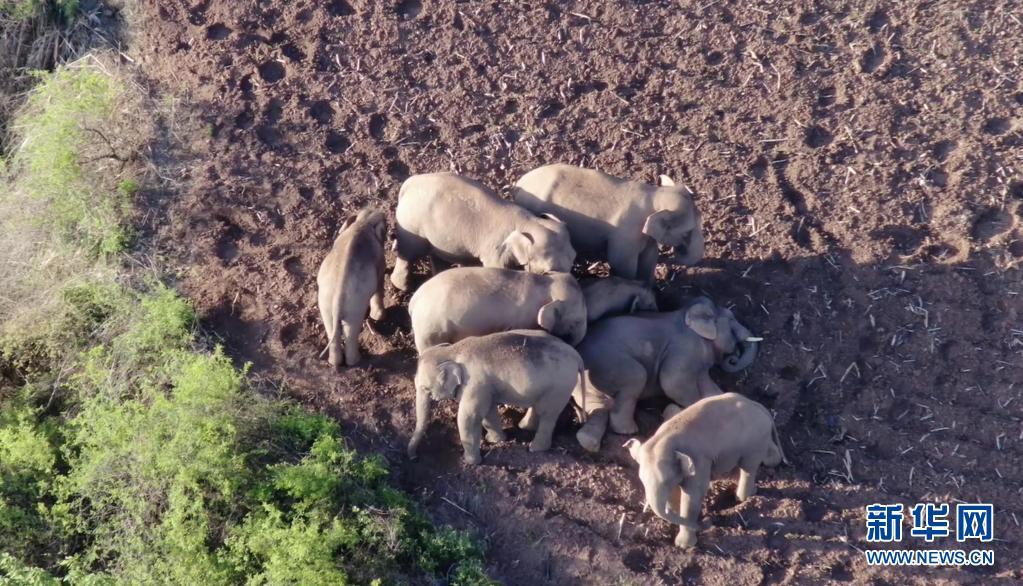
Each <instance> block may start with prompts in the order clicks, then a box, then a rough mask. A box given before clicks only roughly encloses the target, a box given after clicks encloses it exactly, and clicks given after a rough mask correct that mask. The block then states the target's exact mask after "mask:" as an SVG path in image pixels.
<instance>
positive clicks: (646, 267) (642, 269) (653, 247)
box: [636, 238, 661, 285]
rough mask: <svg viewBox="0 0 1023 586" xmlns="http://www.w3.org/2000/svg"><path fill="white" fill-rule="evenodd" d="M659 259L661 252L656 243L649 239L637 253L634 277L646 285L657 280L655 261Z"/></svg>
mask: <svg viewBox="0 0 1023 586" xmlns="http://www.w3.org/2000/svg"><path fill="white" fill-rule="evenodd" d="M660 258H661V251H660V250H658V248H657V242H656V241H654V239H652V238H651V239H650V240H649V242H647V244H646V246H644V247H643V251H642V252H640V253H639V264H638V265H637V267H636V277H637V278H638V279H639V280H641V281H643V282H645V283H646V284H648V285H649V284H651V283H653V282H654V281H655V280H657V261H658V260H659V259H660Z"/></svg>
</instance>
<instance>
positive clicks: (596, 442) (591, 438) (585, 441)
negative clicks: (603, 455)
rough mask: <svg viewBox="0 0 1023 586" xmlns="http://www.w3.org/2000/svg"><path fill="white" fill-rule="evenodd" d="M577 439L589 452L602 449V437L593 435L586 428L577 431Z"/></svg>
mask: <svg viewBox="0 0 1023 586" xmlns="http://www.w3.org/2000/svg"><path fill="white" fill-rule="evenodd" d="M575 439H576V440H577V441H578V442H579V445H580V446H582V447H583V449H584V450H586V451H587V452H594V453H595V452H599V451H600V437H599V436H595V435H593V434H592V433H591V432H589V431H588V430H586V429H585V428H584V429H580V430H579V431H577V432H576V434H575Z"/></svg>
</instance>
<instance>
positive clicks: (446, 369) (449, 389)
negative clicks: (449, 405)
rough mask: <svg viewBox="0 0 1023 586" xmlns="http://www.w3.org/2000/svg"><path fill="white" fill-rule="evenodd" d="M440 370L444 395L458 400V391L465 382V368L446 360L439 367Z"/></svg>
mask: <svg viewBox="0 0 1023 586" xmlns="http://www.w3.org/2000/svg"><path fill="white" fill-rule="evenodd" d="M437 368H438V369H439V370H440V384H441V388H442V389H444V395H445V396H448V397H451V398H455V399H457V398H458V391H459V389H461V388H462V384H463V383H464V382H465V367H463V366H462V365H461V364H459V363H457V362H454V361H451V360H445V361H444V362H441V363H440V364H438V365H437Z"/></svg>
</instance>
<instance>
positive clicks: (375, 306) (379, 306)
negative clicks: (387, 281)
mask: <svg viewBox="0 0 1023 586" xmlns="http://www.w3.org/2000/svg"><path fill="white" fill-rule="evenodd" d="M384 309H385V307H384V273H383V271H381V272H380V279H379V281H378V282H377V290H376V291H374V292H373V296H372V297H370V298H369V317H371V318H372V319H373V321H380V320H382V319H384Z"/></svg>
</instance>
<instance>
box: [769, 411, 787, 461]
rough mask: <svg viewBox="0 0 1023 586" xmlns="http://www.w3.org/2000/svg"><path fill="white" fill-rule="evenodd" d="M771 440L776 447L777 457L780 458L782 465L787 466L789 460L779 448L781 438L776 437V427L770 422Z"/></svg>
mask: <svg viewBox="0 0 1023 586" xmlns="http://www.w3.org/2000/svg"><path fill="white" fill-rule="evenodd" d="M771 438H772V439H773V440H774V445H775V446H777V447H778V455H779V456H781V461H782V463H784V464H785V465H786V466H788V465H789V460H788V458H786V457H785V450H783V449H782V447H781V438H780V437H778V426H777V425H775V424H774V422H771Z"/></svg>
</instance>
